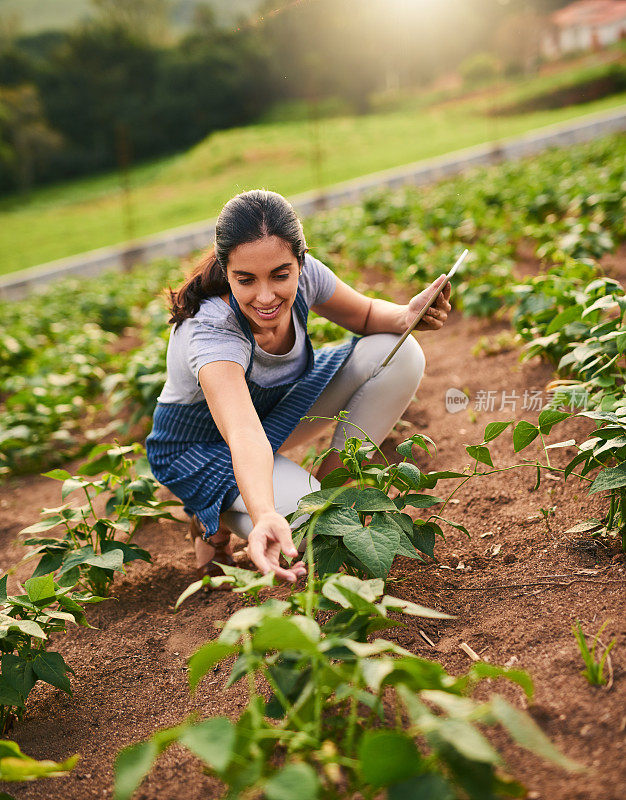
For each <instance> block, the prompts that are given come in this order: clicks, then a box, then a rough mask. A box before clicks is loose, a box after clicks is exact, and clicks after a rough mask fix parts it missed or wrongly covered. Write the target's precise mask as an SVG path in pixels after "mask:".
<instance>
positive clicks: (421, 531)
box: [411, 522, 436, 558]
mask: <svg viewBox="0 0 626 800" xmlns="http://www.w3.org/2000/svg"><path fill="white" fill-rule="evenodd" d="M435 535H436V531H435V527H434V526H433V525H431V523H429V522H427V523H425V524H424V525H419V524H414V525H413V536H412V539H411V541H412V542H413V544H414V545H415V547H416V548H417V549H418V550H419V551H420V553H425V554H426V555H427V556H430V557H431V558H434V557H435Z"/></svg>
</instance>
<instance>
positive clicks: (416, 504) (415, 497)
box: [402, 494, 444, 508]
mask: <svg viewBox="0 0 626 800" xmlns="http://www.w3.org/2000/svg"><path fill="white" fill-rule="evenodd" d="M443 502H444V501H443V499H442V498H441V497H434V496H433V495H431V494H407V495H405V496H404V497H403V498H402V508H405V507H406V506H412V507H413V508H431V506H436V505H438V504H439V503H443Z"/></svg>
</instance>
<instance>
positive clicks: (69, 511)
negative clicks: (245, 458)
mask: <svg viewBox="0 0 626 800" xmlns="http://www.w3.org/2000/svg"><path fill="white" fill-rule="evenodd" d="M143 452H144V450H143V447H142V446H141V445H139V444H133V445H127V446H125V447H120V446H112V445H110V444H101V445H97V446H96V447H94V448H93V449H92V451H91V453H90V455H89V458H88V460H87V461H86V462H85V463H84V464H83V465H82V466H81V467H80V468H79V470H78V474H77V475H70V473H69V472H67V471H66V470H62V469H55V470H52V471H51V472H48V473H46V476H47V477H49V478H52V479H53V480H58V481H62V482H63V486H62V488H61V499H62V500H65V498H66V497H67V496H68V495H70V494H72V493H73V492H77V491H78V492H82V493H83V494H84V495H85V498H86V500H87V503H86V504H85V505H82V506H79V507H76V506H71V505H70V503H64V504H63V505H61V506H59V507H57V508H45V509H44V510H43V511H42V516H43V519H42V520H41V521H40V522H37V523H35V524H34V525H30V526H29V527H28V528H25V529H24V530H23V531H21V535H26V536H28V535H29V534H40V533H44V532H46V531H49V530H52V529H54V528H64V529H65V534H64V535H63V537H62V538H60V539H57V538H53V537H50V536H45V537H38V536H37V537H32V536H30V537H29V538H26V539H24V541H23V544H24V545H26V546H34V547H35V549H34V550H33V551H32V552H30V553H29V554H28V556H26V559H31V558H35V557H37V556H40V557H41V559H40V561H39V563H38V564H37V567H36V568H35V571H34V573H33V576H34V577H36V576H38V575H43V574H46V573H48V572H55V573H57V574H58V580H59V583H60V584H61V585H63V586H75V585H76V584H78V585H80V586H83V587H85V588H88V589H91V590H92V591H94V592H95V593H96V594H99V595H103V596H106V595H108V592H109V588H110V585H111V583H112V581H113V579H114V577H115V573H116V572H123V571H124V565H125V564H127V563H128V562H130V561H135V560H137V559H139V560H141V561H150V553H148V551H147V550H144V549H142V548H140V547H138V546H137V545H136V544H134V542H133V541H132V539H133V537H134V535H135V533H136V531H137V529H138V527H139V525H141V523H142V522H143V520H144V519H145V518H147V517H150V518H152V519H155V518H156V519H173V517H172V516H171V514H169V512H167V511H166V510H165V509H166V508H168V507H170V506H172V505H178V502H177V501H167V502H161V501H158V500H157V499H156V497H155V491H156V489H157V487H158V485H159V484H158V483H157V481H156V480H155V479H154V478H153V477H152V474H151V473H150V469H149V467H148V464H147V461H146V460H145V458H144V457H141V458H139V459H133V458H131V457H130V456H131V455H137V454H142V453H143ZM96 475H100V477H98V478H95V477H94V476H96ZM102 492H107V493H108V495H109V496H108V499H107V503H106V507H105V514H106V515H107V516H104V517H99V516H98V515H97V514H96V512H95V510H94V506H93V503H92V500H93V498H94V497H95V496H97V495H99V494H101V493H102ZM120 534H121V535H122V536H124V540H120V539H119V538H117V537H118V535H120Z"/></svg>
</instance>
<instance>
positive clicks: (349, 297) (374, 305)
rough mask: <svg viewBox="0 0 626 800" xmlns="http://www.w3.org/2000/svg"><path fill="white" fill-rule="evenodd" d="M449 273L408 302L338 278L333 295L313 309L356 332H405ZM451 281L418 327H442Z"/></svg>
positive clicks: (419, 328)
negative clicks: (376, 295)
mask: <svg viewBox="0 0 626 800" xmlns="http://www.w3.org/2000/svg"><path fill="white" fill-rule="evenodd" d="M445 278H446V276H445V275H440V276H439V278H437V280H436V281H434V282H433V283H431V284H430V286H428V287H426V289H424V291H422V292H420V293H419V294H418V295H416V296H415V297H413V298H412V299H411V301H410V302H409V303H407V305H400V304H398V303H390V302H388V301H387V300H379V299H374V298H371V297H366V296H365V295H363V294H361V293H360V292H357V291H356V290H355V289H352V287H350V286H348V284H346V283H344V282H343V281H341V280H339V278H337V286H336V288H335V291H334V292H333V294H332V296H331V297H330V299H328V300H327V301H326V302H325V303H320V305H318V306H314V307H313V311H315V313H316V314H319V315H320V316H322V317H325V318H326V319H329V320H330V321H331V322H335V323H337V325H341V327H342V328H346V329H347V330H349V331H352V332H353V333H357V334H360V335H364V336H366V335H369V334H372V333H397V334H402V333H404V331H405V330H406V329H407V328H408V327H409V325H410V324H411V323H412V322H413V320H414V319H415V317H416V316H417V313H418V312H419V310H420V309H421V308H423V306H424V305H425V303H427V302H428V299H429V297H431V296H432V294H433V293H434V292H435V291H436V290H437V289H438V288H439V287H440V286H441V284H442V283H443V282H444V281H445ZM450 291H451V287H450V282H448V283H447V284H446V286H445V288H444V290H443V291H442V292H441V294H440V295H439V297H438V298H437V300H436V302H435V304H434V305H433V306H432V307H431V308H430V309H429V310H428V311H427V312H426V314H425V315H424V317H423V319H422V320H421V321H420V322H419V323H418V325H417V327H416V330H418V331H432V330H438V329H439V328H441V327H442V326H443V324H444V322H445V321H446V319H447V318H448V311H450V310H451V308H452V306H451V305H450V303H449V302H448V301H449V299H450Z"/></svg>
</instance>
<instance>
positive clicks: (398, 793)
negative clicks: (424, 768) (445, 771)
mask: <svg viewBox="0 0 626 800" xmlns="http://www.w3.org/2000/svg"><path fill="white" fill-rule="evenodd" d="M456 797H457V794H456V792H455V791H454V789H453V788H452V786H451V785H450V784H449V783H448V781H447V780H446V779H445V778H444V777H443V775H437V774H436V773H433V772H427V773H426V774H424V775H415V776H414V777H413V778H409V779H408V780H407V781H402V782H401V783H396V784H394V785H393V786H390V787H389V788H388V789H387V800H455V798H456Z"/></svg>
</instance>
